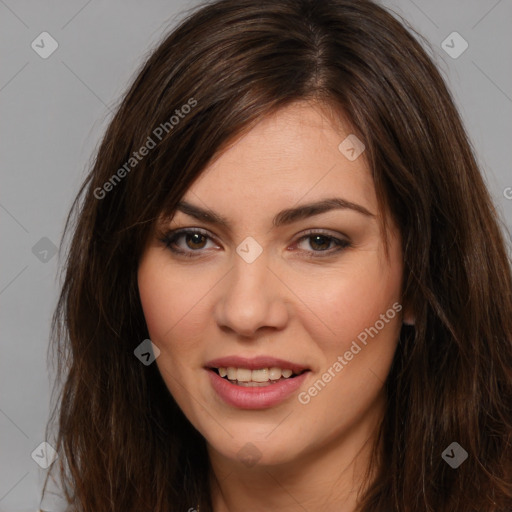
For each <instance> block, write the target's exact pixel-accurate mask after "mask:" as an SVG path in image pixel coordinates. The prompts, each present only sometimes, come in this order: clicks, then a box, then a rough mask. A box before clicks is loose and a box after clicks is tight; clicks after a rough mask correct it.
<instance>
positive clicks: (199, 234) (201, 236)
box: [187, 233, 204, 249]
mask: <svg viewBox="0 0 512 512" xmlns="http://www.w3.org/2000/svg"><path fill="white" fill-rule="evenodd" d="M194 237H198V238H204V235H202V234H201V233H193V234H191V235H188V237H187V238H189V239H190V238H192V239H193V238H194ZM192 243H193V244H200V242H197V239H196V240H192ZM191 248H193V249H200V247H191Z"/></svg>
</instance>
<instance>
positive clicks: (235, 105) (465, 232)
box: [43, 0, 512, 512]
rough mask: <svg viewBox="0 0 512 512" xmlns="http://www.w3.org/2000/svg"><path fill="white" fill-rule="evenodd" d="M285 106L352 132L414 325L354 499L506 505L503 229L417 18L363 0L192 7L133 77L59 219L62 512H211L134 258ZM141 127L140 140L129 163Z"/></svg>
mask: <svg viewBox="0 0 512 512" xmlns="http://www.w3.org/2000/svg"><path fill="white" fill-rule="evenodd" d="M416 36H417V34H416ZM299 100H312V101H319V102H323V103H324V104H326V105H329V106H331V107H332V108H333V111H334V112H339V113H343V115H344V116H346V117H347V119H348V120H349V121H350V122H351V124H352V125H353V126H354V129H355V130H356V131H357V135H358V137H360V138H361V139H362V140H363V141H364V143H365V145H366V151H365V158H367V161H368V164H369V167H370V170H371V173H372V176H373V179H374V183H375V188H376V191H377V196H378V199H379V205H380V206H381V207H382V209H383V211H384V207H386V209H387V210H388V211H389V212H390V213H391V215H392V217H393V219H394V220H395V222H396V223H397V225H398V226H399V228H400V231H401V234H402V240H403V247H402V248H403V255H404V256H403V257H404V276H403V278H404V290H403V303H404V305H407V306H410V307H411V308H412V310H413V311H414V313H415V318H416V322H415V325H414V327H408V326H404V327H403V328H402V332H401V334H400V342H399V344H398V349H397V351H396V355H395V359H394V361H393V365H392V369H391V372H390V374H389V377H388V379H387V382H386V388H387V396H388V408H387V412H386V415H385V418H384V421H383V424H382V428H381V431H380V439H381V440H382V441H383V447H384V448H383V450H379V451H375V454H374V455H375V460H374V467H378V468H379V470H378V474H377V477H376V478H375V480H374V481H373V482H372V485H371V486H370V485H369V486H368V488H367V489H365V492H364V496H361V508H360V510H361V511H363V512H390V511H397V512H433V511H435V512H454V511H464V512H470V511H478V512H497V511H500V512H501V511H508V512H510V510H512V483H511V481H512V468H511V465H512V445H511V442H512V408H511V404H512V277H511V266H510V261H509V259H508V256H507V253H506V249H505V243H504V237H503V234H502V232H501V227H502V226H501V223H502V221H501V220H500V218H499V217H498V215H497V214H496V211H495V209H494V207H493V204H492V201H491V198H490V195H489V193H488V191H487V189H486V186H485V184H484V182H483V179H482V177H481V174H480V171H479V169H478V167H477V163H476V161H475V157H474V154H473V150H472V148H471V144H470V142H469V141H468V138H467V135H466V133H465V130H464V127H463V124H462V122H461V118H460V116H459V114H458V112H457V110H456V108H455V106H454V102H453V99H452V97H451V95H450V93H449V91H448V90H447V87H446V85H445V83H444V81H443V79H442V77H441V76H440V74H439V72H438V71H437V69H436V67H435V65H434V64H433V62H432V61H431V59H430V58H429V57H428V55H427V54H426V52H425V50H424V49H423V48H422V46H421V45H420V43H419V42H418V41H417V40H416V39H415V37H414V35H412V29H410V30H407V29H406V28H405V27H404V26H403V25H402V24H401V23H399V21H397V19H396V18H395V17H394V16H393V15H391V14H390V13H389V12H387V11H386V10H385V9H384V8H382V7H380V6H378V5H377V4H375V3H373V2H371V1H368V0H363V1H362V0H220V1H216V2H212V3H209V4H205V5H202V6H200V8H198V9H196V10H195V11H194V12H192V13H191V14H189V15H188V16H187V17H186V19H184V20H183V21H182V22H181V23H180V24H179V26H178V27H177V28H176V29H175V30H173V31H172V33H170V35H168V37H167V38H166V39H165V40H164V41H163V42H162V43H161V44H160V45H159V46H158V48H156V50H155V51H153V53H152V54H151V56H150V57H149V58H148V60H147V62H146V63H145V64H144V65H143V67H142V69H141V71H140V73H139V74H138V76H137V77H136V79H135V80H134V82H133V84H132V85H131V86H130V87H129V90H128V91H127V93H126V95H125V96H124V99H123V101H122V102H121V104H120V106H119V108H118V110H117V112H116V114H115V115H114V117H113V119H112V121H111V122H110V124H109V127H108V129H107V130H106V133H105V136H104V138H103V140H102V142H101V145H100V146H99V149H98V151H97V155H96V159H95V161H94V163H93V165H92V169H91V171H90V173H89V174H88V176H87V178H86V179H85V181H84V183H83V186H82V188H81V190H80V192H79V194H78V196H77V197H76V200H75V202H74V204H73V208H72V210H71V212H70V215H69V216H68V219H67V223H66V229H65V234H66V233H69V232H70V231H71V230H72V237H71V240H70V244H69V249H68V251H67V258H66V261H65V268H64V271H65V273H64V281H63V285H62V292H61V296H60V299H59V302H58V306H57V309H56V311H55V315H54V318H53V324H52V336H53V337H52V340H53V343H52V344H51V347H53V356H54V357H55V358H56V360H57V379H56V384H55V386H56V387H55V389H56V390H57V389H58V391H59V395H58V401H57V403H56V409H55V410H54V411H53V413H52V416H51V417H50V421H49V425H48V426H47V439H48V438H49V435H48V432H49V430H48V429H49V428H50V423H51V422H52V420H53V419H54V417H55V416H56V415H57V408H58V409H59V410H58V435H57V439H56V441H55V442H54V444H55V445H56V449H57V451H58V453H59V454H60V455H61V456H60V457H59V459H57V462H56V463H55V464H54V465H53V466H52V470H53V469H54V468H56V467H58V468H59V469H60V476H61V480H62V485H63V488H64V490H65V491H66V498H67V500H68V502H69V503H70V510H72V511H77V512H79V511H80V512H81V511H87V512H108V511H116V512H119V511H121V510H122V511H124V512H130V511H134V512H135V511H137V512H142V511H152V512H164V511H165V512H168V511H183V510H188V509H190V508H193V507H195V506H196V504H197V503H200V504H201V512H210V511H211V510H212V505H211V501H210V489H209V484H208V474H209V462H208V457H207V452H206V448H205V440H204V439H203V437H202V436H201V435H200V434H199V433H198V432H197V431H196V430H195V429H194V427H193V426H192V425H191V424H190V423H189V422H188V420H187V419H186V418H185V416H184V415H183V413H182V412H181V411H180V409H179V408H178V406H177V405H176V403H175V401H174V399H173V398H172V396H171V395H170V393H169V391H168V389H167V388H166V386H165V383H164V382H163V380H162V378H161V376H160V374H159V372H158V369H157V367H156V365H155V364H152V365H149V366H145V365H143V364H141V362H140V361H139V360H138V359H137V358H136V357H135V356H134V349H135V348H136V347H137V346H138V345H139V344H140V343H141V342H142V341H143V340H144V339H146V338H149V336H148V331H147V327H146V324H145V320H144V315H143V312H142V308H141V304H140V300H139V294H138V288H137V267H138V261H139V258H140V256H141V253H142V251H143V249H144V247H145V243H146V241H147V239H148V236H149V235H150V233H151V228H152V226H154V222H155V220H156V219H157V218H158V216H159V215H160V214H162V213H163V214H172V213H173V211H174V208H175V206H176V204H177V202H178V201H179V200H180V198H181V197H182V196H183V195H184V194H185V192H186V191H187V189H188V188H189V187H190V186H191V184H192V183H193V182H194V180H195V179H196V178H197V177H198V176H199V175H200V174H201V172H202V170H203V169H204V168H205V166H206V165H207V164H208V163H209V162H211V161H212V159H213V157H214V156H215V155H218V154H219V151H221V150H222V148H224V147H226V145H227V144H228V143H230V141H232V140H234V138H235V137H236V136H238V135H239V134H241V133H243V132H244V131H245V130H248V129H249V128H250V127H251V126H252V125H253V124H254V122H256V121H258V120H259V119H261V117H262V116H264V115H266V114H269V113H271V112H274V111H276V110H277V109H279V108H280V107H282V106H285V105H287V104H290V103H291V102H294V101H299ZM186 104H188V105H189V106H190V108H188V109H185V108H182V106H183V105H186ZM176 109H178V110H180V109H181V110H180V112H181V113H182V115H180V116H179V121H176V119H177V114H175V112H176ZM173 114H174V116H175V117H176V119H174V120H172V121H171V116H173ZM171 126H172V127H171ZM158 127H160V131H157V128H158ZM157 133H158V134H159V136H158V137H157V135H156V134H157ZM148 137H149V138H151V139H152V141H153V142H155V145H154V147H152V148H151V149H150V150H149V151H148V152H147V154H146V155H145V156H143V157H142V156H141V158H140V159H138V158H137V159H136V163H135V160H133V161H132V160H130V159H131V158H135V157H134V156H133V155H134V152H138V151H139V148H141V147H142V146H144V145H146V146H149V145H150V143H149V139H148ZM123 168H124V170H125V172H122V171H119V169H123ZM114 175H116V176H117V177H116V178H114ZM107 182H108V183H109V185H106V184H107ZM64 236H65V235H64ZM61 385H62V389H60V387H58V386H61ZM52 396H53V395H52ZM452 442H457V443H458V444H459V445H460V446H461V447H462V448H463V449H464V450H465V451H466V452H467V453H468V458H467V460H465V461H464V462H463V463H462V464H461V465H460V466H459V467H458V468H457V469H453V468H452V467H450V466H449V465H448V464H447V463H446V462H445V460H443V458H442V456H441V455H442V453H443V451H444V450H445V449H446V448H447V447H448V446H449V445H450V444H451V443H452ZM46 483H47V481H46V482H45V489H46ZM43 492H44V491H43Z"/></svg>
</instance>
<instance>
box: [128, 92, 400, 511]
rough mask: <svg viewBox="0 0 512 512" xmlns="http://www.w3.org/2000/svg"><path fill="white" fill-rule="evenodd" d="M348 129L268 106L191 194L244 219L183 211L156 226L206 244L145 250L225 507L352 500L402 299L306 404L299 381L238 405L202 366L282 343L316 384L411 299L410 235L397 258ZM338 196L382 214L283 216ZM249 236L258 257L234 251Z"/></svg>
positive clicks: (168, 372)
mask: <svg viewBox="0 0 512 512" xmlns="http://www.w3.org/2000/svg"><path fill="white" fill-rule="evenodd" d="M350 133H352V130H351V129H350V126H349V124H348V123H347V122H345V121H343V119H342V120H341V121H339V122H334V121H333V118H332V116H331V115H329V111H327V110H325V107H322V106H320V105H319V104H312V103H305V102H296V103H294V104H292V105H290V106H287V107H285V108H284V109H281V110H279V111H278V112H277V113H275V114H273V115H271V116H267V117H265V118H263V119H262V120H261V121H260V122H259V123H258V124H257V125H255V126H254V127H253V128H252V129H251V130H250V131H248V132H247V133H246V134H244V135H243V136H241V137H239V138H238V139H236V140H235V142H234V143H233V144H232V145H231V146H230V147H228V148H227V149H226V150H225V151H223V152H222V153H221V154H220V156H219V157H218V158H216V159H215V160H214V161H213V162H212V163H211V164H210V165H209V166H208V167H207V168H206V169H205V170H204V172H203V173H202V174H201V176H200V177H199V179H198V180H196V182H195V183H194V184H193V185H192V186H191V188H190V189H189V190H188V191H187V193H186V194H185V196H184V199H185V200H186V201H188V202H190V203H193V204H194V205H198V206H200V207H203V208H204V207H208V208H210V209H211V210H214V211H215V212H217V213H219V214H221V215H222V216H224V217H226V218H227V219H228V220H229V221H230V222H231V223H232V226H233V230H232V231H230V230H227V229H226V228H224V227H221V226H218V225H211V224H208V223H206V222H204V221H199V220H197V219H194V218H192V217H189V216H188V215H186V214H184V213H182V212H177V213H176V215H175V216H174V218H173V219H172V220H171V221H167V222H166V223H165V225H164V224H163V225H161V226H159V228H160V229H176V228H202V229H203V230H206V231H207V232H208V237H207V238H202V237H186V236H182V237H181V238H180V239H179V240H177V242H176V244H177V245H178V246H179V247H180V248H181V249H183V250H184V251H188V252H194V253H195V254H196V257H195V258H185V257H183V256H180V255H176V254H173V253H172V252H171V251H170V249H169V248H168V247H166V245H165V244H164V243H163V242H161V241H160V240H159V239H158V233H155V234H154V236H152V237H151V239H150V241H149V243H148V245H147V247H146V249H145V251H144V254H143V256H142V258H141V261H140V266H139V271H138V283H139V292H140V297H141V301H142V306H143V310H144V315H145V318H146V322H147V325H148V330H149V333H150V336H151V339H152V341H153V343H154V344H155V345H157V346H158V348H159V349H160V351H161V352H160V355H159V356H158V358H157V359H156V364H157V365H158V369H159V371H160V372H161V374H162V377H163V379H164V381H165V383H166V385H167V387H168V389H169V391H170V393H171V394H172V395H173V396H174V398H175V400H176V401H177V403H178V404H179V406H180V407H181V409H182V410H183V412H184V413H185V415H186V416H187V418H188V419H189V420H190V422H191V423H192V424H193V425H194V427H195V428H196V429H197V430H198V431H199V432H201V434H202V435H203V436H204V437H205V439H206V441H207V446H208V451H209V455H210V460H211V464H212V469H213V472H212V476H211V482H212V486H213V491H212V492H213V502H214V510H215V512H227V511H231V512H233V511H239V510H245V511H248V512H249V511H258V512H259V511H262V512H263V511H268V510H280V511H281V512H292V511H297V510H307V511H309V512H313V511H320V510H321V511H322V512H326V511H328V512H331V511H332V512H334V511H336V512H352V511H354V510H355V506H356V497H357V491H358V489H359V488H360V486H361V479H362V477H363V475H364V471H365V470H366V469H367V467H368V458H369V451H370V448H371V443H372V442H373V440H374V436H375V432H376V427H377V426H378V423H379V421H380V420H381V418H382V416H383V414H384V411H385V395H384V389H383V386H384V381H385V379H386V376H387V374H388V373H389V370H390V365H391V362H392V358H393V354H394V352H395V349H396V345H397V340H398V336H399V332H400V327H401V323H402V321H403V317H402V313H404V311H403V310H402V312H400V313H398V314H397V315H396V316H395V318H393V319H391V320H389V321H388V323H386V324H385V327H384V328H383V329H381V330H380V331H379V333H378V335H376V336H374V337H373V338H368V343H367V345H366V346H364V347H363V349H362V350H361V351H360V352H359V353H357V355H355V356H354V358H353V359H352V360H351V361H350V362H349V363H348V364H347V365H346V366H344V368H343V370H342V371H340V372H339V373H337V374H336V376H335V377H334V378H332V379H331V381H330V382H329V383H328V384H327V385H326V386H325V387H324V388H323V389H322V390H321V392H319V393H318V394H317V395H316V396H315V397H313V398H312V399H311V401H310V402H309V403H308V404H302V403H300V402H299V400H298V397H297V395H298V393H293V394H292V396H291V397H289V398H288V399H287V400H285V401H284V402H282V403H280V404H279V405H277V406H273V407H270V408H267V409H263V410H244V409H238V408H235V407H232V406H230V405H227V404H226V403H224V402H223V401H222V399H221V398H220V397H219V396H218V395H217V394H216V393H215V391H214V390H213V388H212V387H211V384H210V381H209V378H208V375H207V371H206V370H205V369H204V365H205V363H206V362H208V361H209V360H211V359H213V358H217V357H222V356H228V355H242V356H247V357H252V356H256V355H271V356H274V357H278V358H282V359H285V360H291V361H293V362H296V363H300V364H303V365H305V366H307V367H308V368H310V370H311V372H310V373H309V375H308V376H307V378H306V381H305V382H304V384H303V386H302V387H301V389H300V390H299V392H301V391H307V390H308V388H310V387H311V386H312V385H313V383H314V382H316V381H317V380H318V379H319V378H321V376H322V374H323V373H324V372H325V371H326V370H327V369H328V368H329V367H332V366H333V364H334V363H335V362H336V361H337V358H338V356H340V355H341V356H343V354H344V353H345V352H346V351H347V350H348V349H349V348H350V346H351V343H352V341H353V340H356V338H357V336H358V334H360V333H361V332H362V331H364V329H365V328H368V327H370V326H374V325H375V322H376V321H377V320H379V318H380V315H381V314H384V313H386V311H387V310H388V309H389V308H391V307H392V305H393V304H394V303H400V304H401V287H402V270H403V267H402V265H403V261H402V253H401V248H400V235H399V233H398V230H397V229H396V226H395V225H394V224H393V223H392V222H391V223H390V231H389V232H388V237H389V244H390V245H389V260H388V259H386V256H385V253H384V245H383V243H384V239H383V233H381V230H380V228H379V216H378V203H377V198H376V194H375V189H374V185H373V181H372V178H371V175H370V171H369V168H368V167H367V164H366V162H365V159H364V153H363V155H362V156H360V157H359V158H357V159H356V160H355V161H349V160H348V159H347V158H346V157H345V156H344V155H343V154H342V153H341V152H340V150H339V149H338V145H339V144H340V142H341V141H343V140H344V139H345V138H346V137H347V136H348V135H349V134H350ZM330 197H342V198H344V199H346V200H348V201H351V202H354V203H357V204H359V205H361V206H363V207H364V208H366V209H367V210H369V211H370V212H371V213H372V214H374V215H375V217H370V216H365V215H362V214H360V213H358V212H356V211H353V210H349V209H336V210H331V211H329V212H326V213H322V214H320V215H315V216H312V217H309V218H305V219H301V220H298V221H297V222H295V223H293V224H290V225H285V226H282V227H279V228H274V229H272V218H273V217H274V215H275V214H277V213H278V212H279V211H281V210H283V209H285V208H291V207H295V206H298V205H300V204H304V203H309V202H312V201H316V200H320V199H324V198H330ZM308 229H315V230H320V231H322V235H323V236H333V237H335V238H339V239H341V240H348V241H349V242H350V244H351V245H350V246H349V247H348V248H345V249H342V250H341V251H340V252H334V249H336V245H335V244H334V243H333V242H332V241H330V239H329V238H327V239H320V240H317V239H316V238H315V236H314V235H311V234H309V238H304V239H302V240H301V238H302V236H304V231H306V230H308ZM248 236H251V237H253V238H254V239H255V240H256V241H257V242H258V244H259V245H260V246H261V247H262V249H263V252H262V253H261V255H260V256H259V257H258V258H257V259H256V260H255V261H253V262H252V263H247V262H246V261H245V260H244V259H242V258H241V257H240V256H239V255H238V254H237V252H236V248H237V246H239V244H241V242H242V241H243V240H244V239H245V238H246V237H248ZM329 252H330V255H328V253H329ZM310 254H313V255H315V254H317V255H319V256H320V257H317V258H308V255H310ZM247 443H252V444H254V445H255V446H256V447H257V449H258V456H259V460H258V461H257V463H256V464H255V465H252V466H250V467H249V465H248V464H247V463H246V462H244V461H243V460H241V457H240V455H239V454H238V452H239V451H240V450H241V449H242V448H243V447H244V446H246V445H247ZM299 504H300V506H299ZM194 505H195V504H191V507H192V506H194ZM301 507H303V508H301Z"/></svg>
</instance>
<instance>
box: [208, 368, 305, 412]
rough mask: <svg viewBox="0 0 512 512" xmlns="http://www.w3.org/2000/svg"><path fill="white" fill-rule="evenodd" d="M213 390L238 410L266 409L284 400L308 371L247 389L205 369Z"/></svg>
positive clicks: (295, 389)
mask: <svg viewBox="0 0 512 512" xmlns="http://www.w3.org/2000/svg"><path fill="white" fill-rule="evenodd" d="M207 371H208V375H209V376H210V381H211V383H212V386H213V389H214V390H215V391H216V392H217V394H218V395H219V396H220V397H221V398H222V399H223V400H224V401H225V402H226V403H227V404H229V405H232V406H233V407H238V408H239V409H266V408H268V407H273V406H274V405H278V404H280V403H281V402H283V401H284V400H286V399H287V398H288V397H289V396H290V395H291V394H292V393H293V392H294V391H297V389H298V388H299V387H300V386H301V384H302V383H303V382H304V380H305V379H306V376H307V374H308V373H309V370H308V371H305V372H304V373H302V374H301V375H298V376H297V377H293V378H289V379H285V380H280V381H279V382H276V383H275V384H269V385H268V386H258V387H247V386H238V385H237V384H231V383H230V382H229V381H228V380H226V379H224V378H222V377H221V376H220V375H218V374H217V373H215V372H214V371H213V370H210V369H207Z"/></svg>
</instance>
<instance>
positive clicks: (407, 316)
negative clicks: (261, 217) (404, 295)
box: [402, 307, 416, 325]
mask: <svg viewBox="0 0 512 512" xmlns="http://www.w3.org/2000/svg"><path fill="white" fill-rule="evenodd" d="M402 322H403V323H404V324H405V325H414V324H415V323H416V316H415V315H414V313H413V312H412V310H411V308H410V307H406V308H404V313H403V315H402Z"/></svg>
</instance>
